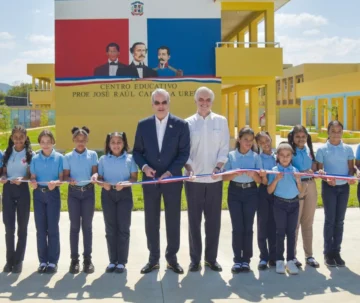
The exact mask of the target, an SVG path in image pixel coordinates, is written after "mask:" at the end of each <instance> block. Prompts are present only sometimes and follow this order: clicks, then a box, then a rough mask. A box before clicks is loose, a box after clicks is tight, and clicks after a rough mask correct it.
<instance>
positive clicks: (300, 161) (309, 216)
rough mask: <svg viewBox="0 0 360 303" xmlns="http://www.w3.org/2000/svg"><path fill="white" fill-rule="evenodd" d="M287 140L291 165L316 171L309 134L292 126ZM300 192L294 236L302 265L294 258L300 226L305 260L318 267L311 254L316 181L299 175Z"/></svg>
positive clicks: (300, 126) (297, 264)
mask: <svg viewBox="0 0 360 303" xmlns="http://www.w3.org/2000/svg"><path fill="white" fill-rule="evenodd" d="M288 142H289V144H290V145H291V147H292V148H293V150H294V155H293V159H292V165H293V166H294V167H295V168H296V169H297V170H299V171H300V172H307V173H313V172H315V171H317V164H316V161H315V154H314V150H313V146H312V141H311V136H310V135H309V134H308V132H307V130H306V128H305V127H304V126H302V125H296V126H294V128H293V130H292V131H291V132H290V133H289V135H288ZM301 187H302V192H301V193H300V195H299V220H298V224H297V227H296V237H295V259H294V262H295V264H296V266H297V267H300V266H302V264H301V262H299V260H298V259H297V258H296V245H297V239H298V234H299V228H300V226H301V233H302V239H303V247H304V252H305V262H306V264H308V265H310V266H312V267H316V268H317V267H319V263H318V262H317V261H316V260H315V258H314V256H313V223H314V216H315V210H316V207H317V190H316V183H315V180H314V178H312V177H306V176H302V177H301Z"/></svg>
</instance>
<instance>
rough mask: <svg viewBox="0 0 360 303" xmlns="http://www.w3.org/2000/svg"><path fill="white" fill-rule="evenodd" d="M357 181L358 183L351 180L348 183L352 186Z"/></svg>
mask: <svg viewBox="0 0 360 303" xmlns="http://www.w3.org/2000/svg"><path fill="white" fill-rule="evenodd" d="M356 181H357V180H355V179H354V180H349V181H348V183H349V184H350V185H352V184H356Z"/></svg>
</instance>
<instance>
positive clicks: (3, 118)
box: [0, 105, 12, 141]
mask: <svg viewBox="0 0 360 303" xmlns="http://www.w3.org/2000/svg"><path fill="white" fill-rule="evenodd" d="M11 128H12V120H11V109H10V108H9V107H8V106H6V105H3V106H0V133H1V134H0V136H2V137H3V138H5V140H6V141H7V140H8V139H9V136H10V131H11Z"/></svg>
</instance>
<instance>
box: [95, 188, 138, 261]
mask: <svg viewBox="0 0 360 303" xmlns="http://www.w3.org/2000/svg"><path fill="white" fill-rule="evenodd" d="M101 205H102V209H103V214H104V221H105V233H106V242H107V247H108V254H109V261H110V263H113V264H117V263H118V264H123V265H125V264H126V263H127V262H128V256H129V242H130V225H131V211H132V208H133V198H132V192H131V188H129V187H128V188H123V189H122V190H120V191H117V190H114V189H111V190H109V191H107V190H105V189H104V188H103V189H102V191H101Z"/></svg>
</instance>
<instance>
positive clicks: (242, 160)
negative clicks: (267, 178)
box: [225, 149, 262, 183]
mask: <svg viewBox="0 0 360 303" xmlns="http://www.w3.org/2000/svg"><path fill="white" fill-rule="evenodd" d="M237 168H242V169H245V168H258V169H261V168H262V163H261V159H260V156H259V155H258V154H257V153H255V152H253V151H252V150H249V151H248V152H247V153H246V154H245V155H243V154H241V153H240V152H239V151H238V149H236V150H233V151H231V152H229V154H228V159H227V162H226V164H225V170H231V169H237ZM232 181H234V182H239V183H249V182H253V181H254V179H253V178H251V177H249V176H248V175H245V174H244V175H241V176H237V177H235V178H234V179H233V180H232Z"/></svg>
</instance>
